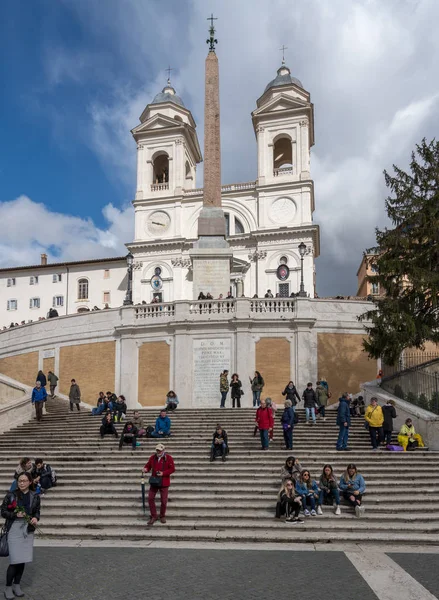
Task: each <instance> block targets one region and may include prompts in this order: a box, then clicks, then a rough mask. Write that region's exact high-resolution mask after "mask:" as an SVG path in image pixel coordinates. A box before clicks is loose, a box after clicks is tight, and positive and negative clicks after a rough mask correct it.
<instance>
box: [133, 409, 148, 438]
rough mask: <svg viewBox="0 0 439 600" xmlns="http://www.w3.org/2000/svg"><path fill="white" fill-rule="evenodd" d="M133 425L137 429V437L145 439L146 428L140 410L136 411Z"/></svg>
mask: <svg viewBox="0 0 439 600" xmlns="http://www.w3.org/2000/svg"><path fill="white" fill-rule="evenodd" d="M132 423H133V425H134V426H135V427H137V437H145V436H146V428H145V426H144V424H143V419H142V417H141V416H140V413H139V411H138V410H135V411H134V414H133V418H132Z"/></svg>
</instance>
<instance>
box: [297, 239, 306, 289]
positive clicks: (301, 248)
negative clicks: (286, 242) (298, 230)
mask: <svg viewBox="0 0 439 600" xmlns="http://www.w3.org/2000/svg"><path fill="white" fill-rule="evenodd" d="M305 252H306V245H305V244H304V243H303V242H301V243H300V244H299V254H300V289H299V293H298V296H299V298H306V292H305V286H304V285H303V257H304V256H305Z"/></svg>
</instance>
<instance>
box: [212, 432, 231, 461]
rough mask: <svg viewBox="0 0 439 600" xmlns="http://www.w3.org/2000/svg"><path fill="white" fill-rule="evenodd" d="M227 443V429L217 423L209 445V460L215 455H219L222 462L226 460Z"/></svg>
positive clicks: (213, 458)
mask: <svg viewBox="0 0 439 600" xmlns="http://www.w3.org/2000/svg"><path fill="white" fill-rule="evenodd" d="M228 443H229V441H228V437H227V431H226V430H225V429H223V428H222V427H221V425H220V424H219V423H218V425H217V426H216V429H215V433H214V434H213V438H212V445H211V447H210V462H213V461H214V460H215V458H216V456H217V455H219V456H221V458H222V461H223V462H226V457H227V451H228Z"/></svg>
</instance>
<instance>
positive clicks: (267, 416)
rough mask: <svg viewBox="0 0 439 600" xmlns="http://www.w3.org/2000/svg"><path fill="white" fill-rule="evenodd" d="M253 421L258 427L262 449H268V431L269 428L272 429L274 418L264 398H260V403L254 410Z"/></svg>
mask: <svg viewBox="0 0 439 600" xmlns="http://www.w3.org/2000/svg"><path fill="white" fill-rule="evenodd" d="M255 421H256V424H257V426H258V428H259V434H260V436H261V446H262V450H268V444H269V441H268V432H269V431H270V430H271V431H272V430H273V426H274V419H273V411H272V410H271V406H270V407H269V406H267V402H266V400H261V405H260V407H259V408H258V410H257V411H256V419H255Z"/></svg>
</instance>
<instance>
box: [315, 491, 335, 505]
mask: <svg viewBox="0 0 439 600" xmlns="http://www.w3.org/2000/svg"><path fill="white" fill-rule="evenodd" d="M331 497H332V498H333V500H334V501H335V504H336V505H337V506H340V492H339V491H338V489H337V488H333V489H331V491H330V492H329V493H328V492H325V490H320V495H319V504H320V505H322V504H324V501H325V500H331ZM331 504H333V502H331Z"/></svg>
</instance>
